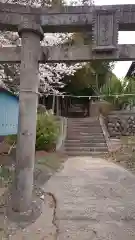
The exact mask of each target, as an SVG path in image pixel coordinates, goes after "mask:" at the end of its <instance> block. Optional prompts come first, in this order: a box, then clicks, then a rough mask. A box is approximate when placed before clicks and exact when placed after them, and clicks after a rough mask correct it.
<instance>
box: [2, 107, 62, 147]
mask: <svg viewBox="0 0 135 240" xmlns="http://www.w3.org/2000/svg"><path fill="white" fill-rule="evenodd" d="M58 134H59V122H58V121H57V119H56V117H55V116H54V115H53V113H52V112H51V111H46V112H45V113H44V114H43V113H42V114H38V115H37V130H36V150H46V151H49V150H51V149H52V148H55V146H56V140H57V137H58ZM16 138H17V137H16V135H14V136H13V135H12V136H7V137H6V141H7V142H8V143H9V144H11V145H12V144H13V143H14V142H16Z"/></svg>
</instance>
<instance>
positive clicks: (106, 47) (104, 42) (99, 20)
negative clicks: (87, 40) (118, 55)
mask: <svg viewBox="0 0 135 240" xmlns="http://www.w3.org/2000/svg"><path fill="white" fill-rule="evenodd" d="M117 39H118V22H117V18H116V12H115V11H105V10H102V11H100V10H99V11H98V10H97V11H95V13H94V18H93V50H95V51H97V52H98V51H102V52H106V51H109V52H110V51H114V50H116V48H117Z"/></svg>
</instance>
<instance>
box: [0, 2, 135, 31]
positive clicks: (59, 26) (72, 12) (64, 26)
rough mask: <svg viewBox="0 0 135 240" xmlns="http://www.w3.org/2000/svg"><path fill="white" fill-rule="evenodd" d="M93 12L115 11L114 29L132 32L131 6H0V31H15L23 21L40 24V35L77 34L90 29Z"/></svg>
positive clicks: (134, 8) (134, 15)
mask: <svg viewBox="0 0 135 240" xmlns="http://www.w3.org/2000/svg"><path fill="white" fill-rule="evenodd" d="M95 11H100V12H102V11H103V12H104V11H106V12H113V11H115V12H116V18H117V20H118V30H121V31H123V30H125V31H134V30H135V4H132V5H131V4H130V5H128V4H127V5H113V6H111V5H110V6H108V5H105V6H91V7H88V6H77V7H74V6H64V7H61V8H59V9H52V8H33V7H30V6H22V5H19V4H6V3H0V30H11V31H17V30H18V25H19V24H20V23H21V22H22V21H23V18H27V19H30V20H31V19H33V20H35V21H36V22H37V23H39V24H41V26H42V28H43V31H44V32H77V31H80V30H81V29H83V30H86V31H87V30H88V31H90V30H91V29H92V23H93V14H94V12H95Z"/></svg>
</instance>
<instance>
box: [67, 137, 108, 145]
mask: <svg viewBox="0 0 135 240" xmlns="http://www.w3.org/2000/svg"><path fill="white" fill-rule="evenodd" d="M74 142H75V143H81V144H82V143H84V144H85V143H86V144H87V143H89V144H91V143H93V144H94V143H95V144H96V143H99V144H100V143H105V144H106V141H105V139H104V138H103V137H102V138H93V137H91V138H87V139H86V138H81V139H80V138H78V139H77V138H75V137H74V138H72V139H67V140H66V141H65V144H66V143H71V144H74Z"/></svg>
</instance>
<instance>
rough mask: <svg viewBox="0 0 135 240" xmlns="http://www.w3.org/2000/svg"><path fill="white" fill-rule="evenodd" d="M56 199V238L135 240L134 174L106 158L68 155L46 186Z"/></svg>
mask: <svg viewBox="0 0 135 240" xmlns="http://www.w3.org/2000/svg"><path fill="white" fill-rule="evenodd" d="M44 190H45V191H48V192H51V193H53V195H54V196H55V198H56V203H57V204H56V206H57V207H56V209H55V210H56V211H55V216H54V217H55V224H56V226H57V228H58V233H57V237H56V236H55V237H56V238H55V239H57V240H120V239H122V240H135V177H134V176H133V175H132V174H130V173H129V172H128V171H126V170H124V169H123V168H121V167H119V166H117V165H114V164H112V163H109V162H107V161H105V160H103V159H98V158H91V157H75V158H69V160H68V161H67V162H66V163H65V166H64V169H63V170H62V171H60V172H59V173H57V174H56V175H54V176H53V177H52V178H51V179H50V180H49V181H48V183H47V185H46V186H45V187H44Z"/></svg>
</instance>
